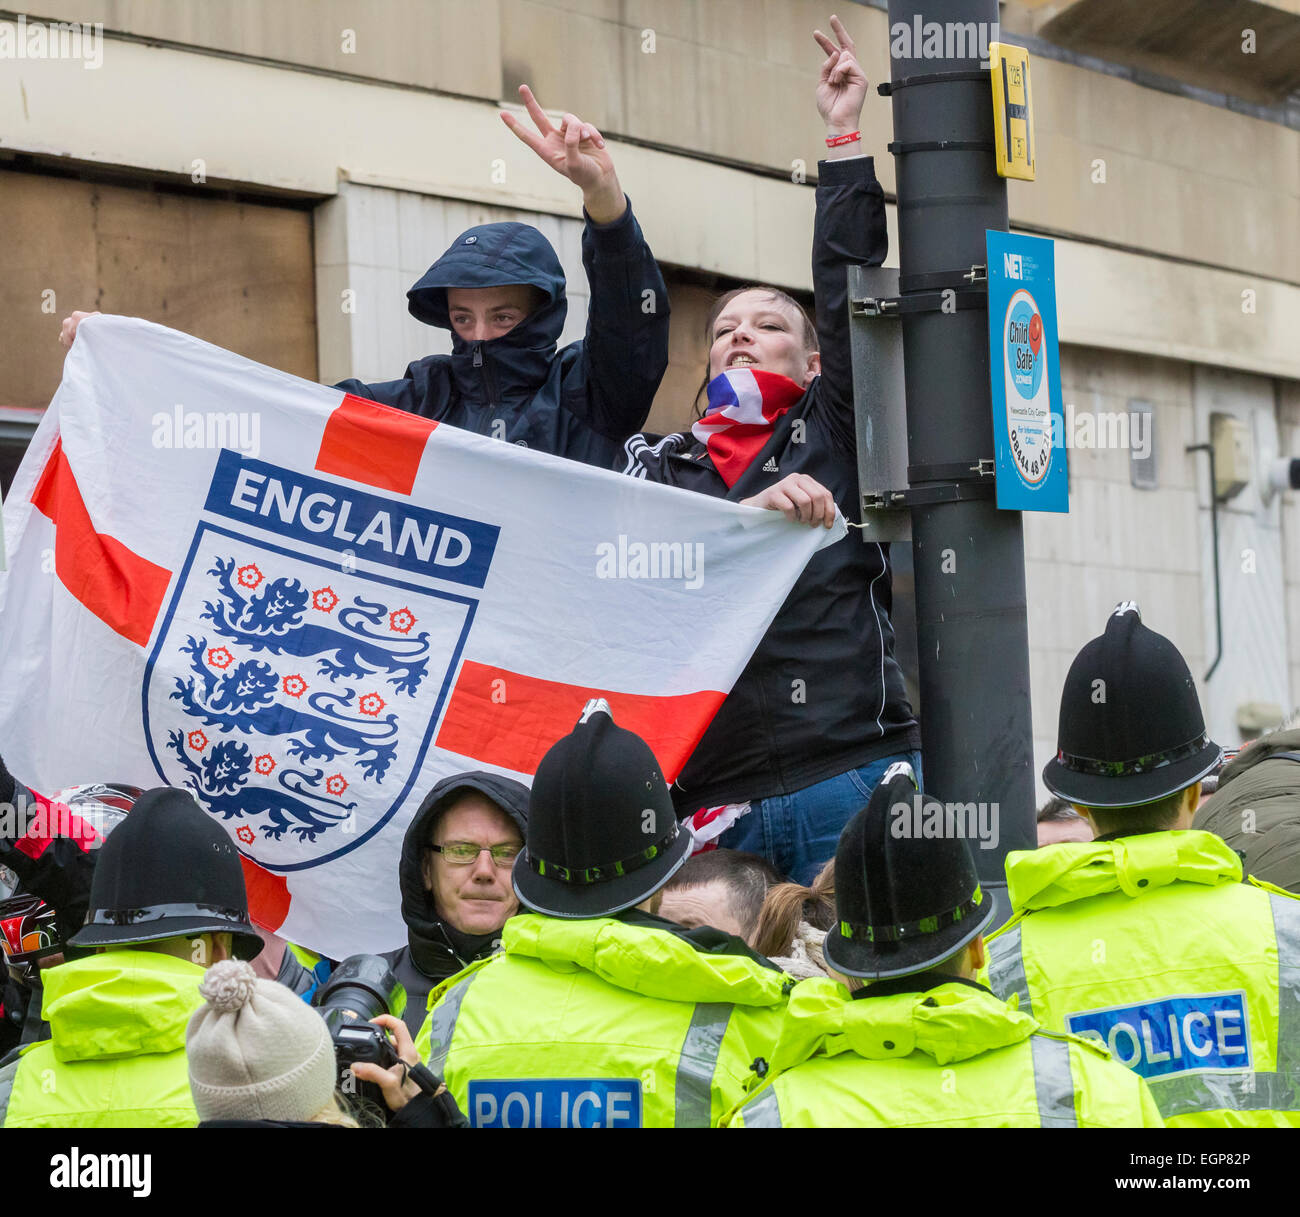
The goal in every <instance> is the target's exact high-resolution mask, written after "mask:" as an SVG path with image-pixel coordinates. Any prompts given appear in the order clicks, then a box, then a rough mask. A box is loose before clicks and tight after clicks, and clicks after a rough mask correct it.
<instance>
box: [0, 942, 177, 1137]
mask: <svg viewBox="0 0 1300 1217" xmlns="http://www.w3.org/2000/svg"><path fill="white" fill-rule="evenodd" d="M43 979H44V982H45V1001H44V1005H43V1007H42V1015H43V1017H44V1018H45V1019H46V1021H48V1022H49V1024H50V1035H51V1038H50V1039H48V1040H43V1041H41V1042H40V1043H37V1044H33V1045H31V1047H30V1048H27V1049H25V1050H24V1051H23V1054H22V1055H21V1056H20V1057H19V1058H18V1059H17V1060H16V1061H12V1062H11V1063H10V1064H8V1065H6V1066H5V1068H4V1069H2V1070H0V1126H2V1127H4V1128H145V1127H156V1126H179V1127H193V1126H194V1125H195V1124H197V1123H198V1115H197V1113H196V1112H195V1110H194V1101H193V1099H192V1098H191V1097H190V1081H189V1073H188V1070H187V1068H186V1063H185V1027H186V1024H187V1023H188V1022H189V1018H190V1015H191V1014H192V1013H193V1012H194V1011H195V1010H196V1009H197V1008H198V1007H199V1006H200V1005H201V1004H202V1001H203V998H202V996H201V995H200V993H199V982H200V981H201V980H202V979H203V969H202V968H201V967H199V966H198V965H197V964H193V963H190V962H189V961H188V960H185V959H175V958H173V957H172V956H170V955H162V954H159V953H158V952H156V951H132V950H129V949H120V950H113V951H106V952H104V953H103V954H102V955H92V956H90V957H89V958H88V959H79V960H75V961H73V962H72V963H65V964H63V965H61V966H60V967H57V968H51V969H50V970H49V971H48V972H45V973H44V974H43Z"/></svg>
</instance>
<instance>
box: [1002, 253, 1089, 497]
mask: <svg viewBox="0 0 1300 1217" xmlns="http://www.w3.org/2000/svg"><path fill="white" fill-rule="evenodd" d="M986 237H987V250H988V275H989V378H990V382H991V388H992V395H993V446H994V458H995V465H996V469H997V493H998V506H999V507H1002V508H1006V509H1009V510H1013V511H1069V510H1070V489H1069V474H1068V471H1067V468H1066V449H1065V417H1064V411H1063V410H1062V408H1061V365H1060V356H1059V353H1058V350H1057V341H1056V333H1057V331H1056V270H1055V260H1054V256H1053V254H1054V250H1053V245H1052V242H1051V241H1048V240H1044V239H1043V238H1042V237H1025V236H1020V235H1019V234H1013V233H1008V232H998V231H995V230H993V229H989V230H987V231H986Z"/></svg>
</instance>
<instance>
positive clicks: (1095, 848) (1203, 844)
mask: <svg viewBox="0 0 1300 1217" xmlns="http://www.w3.org/2000/svg"><path fill="white" fill-rule="evenodd" d="M1241 876H1242V871H1241V859H1240V858H1239V857H1237V855H1236V854H1235V853H1233V851H1232V850H1231V849H1230V848H1229V847H1228V846H1227V845H1226V844H1225V843H1224V842H1223V841H1222V840H1221V839H1220V838H1219V837H1216V836H1214V834H1213V833H1208V832H1197V831H1193V830H1187V831H1183V830H1180V831H1171V832H1153V833H1143V834H1142V835H1140V836H1135V837H1120V838H1118V839H1116V840H1114V841H1093V842H1091V843H1082V844H1079V843H1074V842H1070V843H1067V844H1062V845H1049V846H1047V847H1046V848H1044V849H1037V850H1032V851H1020V852H1015V853H1010V854H1008V855H1007V894H1008V896H1009V897H1010V900H1011V905H1012V907H1013V908H1014V909H1016V910H1017V911H1018V912H1019V911H1022V910H1026V909H1045V908H1056V907H1057V906H1059V905H1062V904H1071V903H1073V902H1074V901H1076V900H1083V899H1086V898H1087V897H1089V896H1102V895H1105V894H1106V893H1108V892H1123V893H1124V894H1125V895H1127V896H1133V897H1137V896H1140V895H1142V894H1143V892H1146V891H1151V890H1153V889H1154V888H1158V887H1164V886H1165V885H1166V884H1170V883H1200V884H1204V885H1205V886H1206V887H1218V886H1219V885H1221V884H1224V883H1240V882H1241Z"/></svg>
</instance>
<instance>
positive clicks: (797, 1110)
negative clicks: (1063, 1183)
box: [722, 980, 1162, 1128]
mask: <svg viewBox="0 0 1300 1217" xmlns="http://www.w3.org/2000/svg"><path fill="white" fill-rule="evenodd" d="M870 993H871V987H868V988H867V989H865V990H862V991H861V994H862V995H860V996H858V997H857V998H856V999H854V998H853V997H850V995H849V992H848V990H847V989H845V988H844V986H843V985H839V984H836V983H835V982H834V981H832V980H806V981H803V982H802V983H801V984H799V985H798V986H797V987H796V988H795V990H794V992H793V994H791V997H790V1004H789V1006H788V1007H787V1009H786V1013H785V1020H784V1022H783V1023H782V1025H781V1037H780V1040H779V1042H778V1044H777V1048H776V1051H775V1052H774V1054H773V1057H772V1070H771V1073H770V1074H769V1075H768V1078H767V1081H766V1082H765V1083H764V1085H763V1086H762V1088H761V1089H759V1090H757V1091H755V1092H754V1093H753V1094H752V1095H751V1096H750V1097H749V1098H748V1099H746V1100H745V1101H744V1102H743V1103H742V1104H741V1105H740V1106H738V1107H736V1108H735V1109H733V1110H732V1111H731V1112H729V1113H728V1114H727V1115H725V1116H724V1117H723V1119H722V1124H723V1125H724V1126H729V1127H734V1128H781V1127H785V1128H841V1127H870V1128H962V1127H968V1128H977V1127H978V1128H1040V1127H1042V1128H1113V1127H1128V1128H1132V1127H1138V1128H1159V1127H1162V1121H1161V1119H1160V1113H1159V1111H1158V1110H1157V1109H1156V1105H1155V1102H1154V1100H1153V1099H1152V1098H1151V1093H1150V1091H1149V1090H1148V1089H1147V1086H1146V1083H1145V1082H1144V1081H1143V1080H1142V1079H1141V1078H1139V1077H1137V1076H1136V1075H1135V1074H1133V1073H1130V1072H1129V1071H1128V1070H1127V1069H1124V1068H1122V1067H1121V1066H1119V1065H1117V1064H1115V1063H1114V1062H1112V1061H1110V1060H1108V1059H1107V1056H1108V1054H1107V1052H1106V1050H1105V1049H1104V1048H1098V1047H1097V1046H1095V1045H1094V1044H1091V1043H1089V1042H1088V1041H1087V1040H1083V1039H1080V1038H1078V1037H1077V1036H1070V1035H1057V1034H1054V1033H1050V1032H1044V1031H1043V1030H1042V1029H1041V1028H1040V1027H1039V1026H1038V1024H1037V1023H1036V1022H1035V1021H1034V1020H1033V1019H1032V1018H1030V1017H1029V1016H1028V1015H1025V1014H1021V1013H1019V1012H1017V1011H1015V1010H1013V1009H1011V1008H1010V1007H1009V1006H1008V1005H1007V1004H1006V1003H1005V1002H1002V1001H999V1000H998V999H997V998H996V997H994V996H993V995H992V994H991V993H989V992H988V990H987V989H984V988H982V987H981V986H979V985H975V984H972V983H970V982H963V981H960V980H953V981H951V982H946V983H943V982H941V983H939V984H937V985H936V986H935V987H933V988H930V989H926V990H923V991H917V992H890V993H888V994H887V995H885V996H879V997H872V996H869V994H870Z"/></svg>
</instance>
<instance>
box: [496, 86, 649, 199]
mask: <svg viewBox="0 0 1300 1217" xmlns="http://www.w3.org/2000/svg"><path fill="white" fill-rule="evenodd" d="M519 96H520V97H522V98H523V101H524V105H525V107H527V110H528V116H529V118H531V119H532V120H533V125H534V126H536V128H537V131H536V133H534V132H532V131H530V130H529V129H528V128H527V127H526V126H524V124H523V123H521V122H520V121H519V120H518V119H517V118H516V117H515V116H514V115H513V114H509V113H507V112H506V111H504V110H503V111H502V112H501V121H502V122H504V123H505V125H506V126H507V127H509V128H510V130H511V131H513V132H514V133H515V134H516V135H517V136H518V137H519V138H520V139H521V140H522V141H523V142H524V143H525V144H527V145H528V146H529V147H530V148H531V149H532V150H533V151H534V152H536V153H537V155H538V156H540V157H541V158H542V160H544V161H545V162H546V163H547V164H548V165H550V167H551V168H552V169H554V170H555V172H556V173H560V174H563V175H564V176H565V177H567V178H568V179H569V181H571V182H572V183H573V184H574V185H575V186H577V187H579V188H580V189H581V191H582V202H583V206H584V207H586V209H587V214H588V215H589V216H590V217H591V218H592V220H593V221H594V222H595V223H597V224H611V223H613V222H614V221H615V220H617V219H618V218H619V217H620V216H621V215H622V214H623V212H624V211H626V210H627V197H626V196H625V195H624V194H623V187H622V186H620V185H619V182H618V174H617V173H615V172H614V161H613V159H612V158H611V157H610V155H609V152H608V150H607V149H606V147H605V138H604V136H602V135H601V133H600V132H599V131H597V130H596V128H595V127H593V126H592V125H591V124H590V123H584V122H583V121H582V120H581V119H580V118H578V116H577V115H575V114H566V115H564V117H563V118H562V119H561V120H560V125H559V127H558V128H556V127H553V126H552V125H551V121H550V119H548V118H547V117H546V111H544V110H543V109H542V107H541V106H540V105H539V104H538V101H537V98H536V97H534V96H533V91H532V89H530V88H529V87H528V86H527V85H520V86H519Z"/></svg>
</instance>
